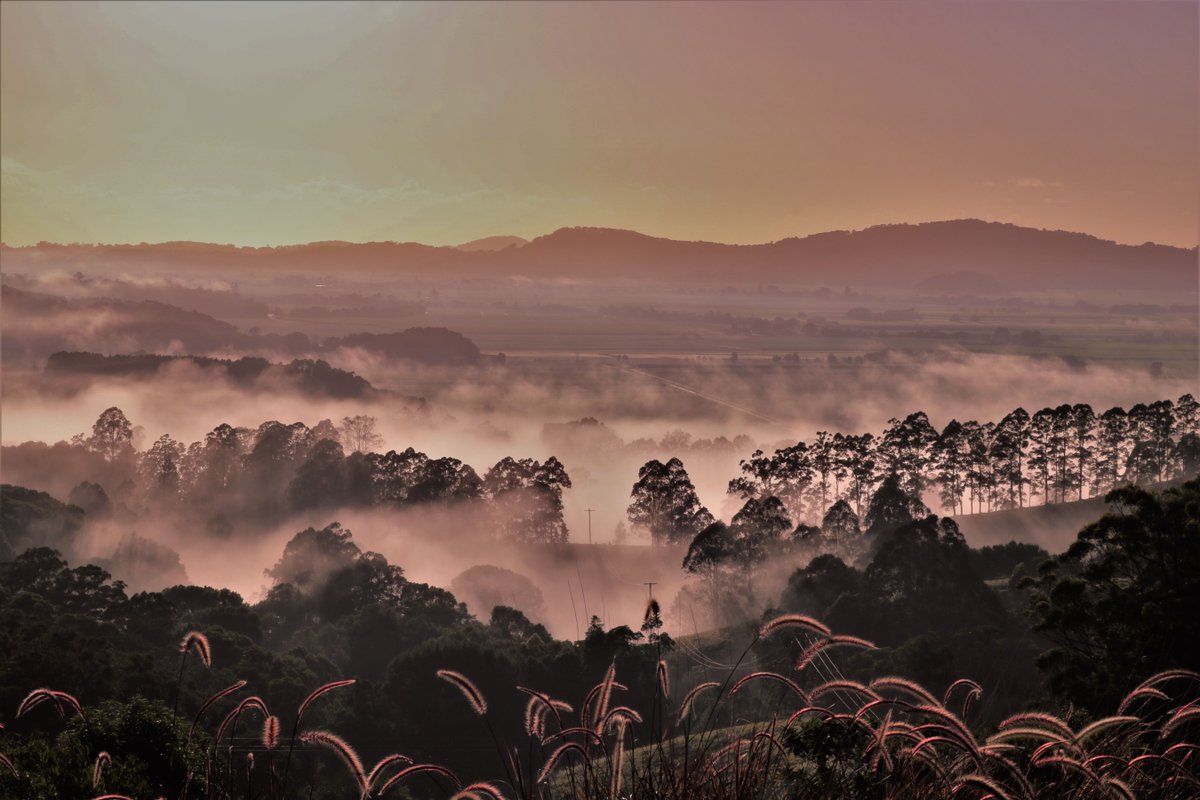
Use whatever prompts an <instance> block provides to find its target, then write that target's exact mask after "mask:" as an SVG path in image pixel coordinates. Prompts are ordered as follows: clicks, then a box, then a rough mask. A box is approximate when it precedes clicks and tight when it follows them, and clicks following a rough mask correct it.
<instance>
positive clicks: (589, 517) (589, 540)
mask: <svg viewBox="0 0 1200 800" xmlns="http://www.w3.org/2000/svg"><path fill="white" fill-rule="evenodd" d="M595 510H596V509H594V508H585V509H584V511H586V512H587V514H588V544H591V543H592V512H593V511H595Z"/></svg>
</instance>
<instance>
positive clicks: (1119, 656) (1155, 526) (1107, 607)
mask: <svg viewBox="0 0 1200 800" xmlns="http://www.w3.org/2000/svg"><path fill="white" fill-rule="evenodd" d="M1105 500H1106V501H1107V502H1108V503H1109V504H1110V506H1111V507H1112V509H1113V510H1112V511H1110V512H1109V513H1107V514H1105V515H1104V516H1103V517H1101V518H1100V519H1099V520H1097V521H1096V522H1094V523H1092V524H1091V525H1088V526H1087V527H1085V528H1084V529H1083V530H1082V531H1080V533H1079V536H1078V538H1077V539H1076V541H1075V543H1074V544H1072V545H1071V547H1070V548H1068V550H1067V551H1066V553H1064V554H1062V555H1060V556H1057V557H1056V558H1055V559H1054V560H1053V562H1051V564H1050V565H1049V566H1048V567H1047V568H1046V569H1045V570H1044V571H1043V572H1042V574H1041V575H1040V577H1038V578H1037V579H1036V580H1033V579H1031V580H1030V581H1029V583H1030V584H1031V585H1032V586H1034V587H1035V589H1036V591H1035V592H1034V594H1033V596H1032V598H1031V610H1032V612H1033V614H1034V617H1035V619H1036V620H1037V629H1038V630H1039V631H1041V632H1042V633H1044V634H1045V635H1046V636H1048V637H1050V638H1051V639H1052V640H1053V641H1054V642H1055V643H1056V645H1057V646H1056V647H1055V649H1053V650H1051V651H1050V652H1048V653H1046V654H1045V656H1043V657H1042V658H1041V659H1040V665H1041V666H1042V667H1043V668H1044V669H1045V670H1046V671H1047V672H1048V673H1049V675H1050V685H1051V688H1052V689H1054V690H1055V691H1056V692H1059V693H1061V694H1062V695H1064V696H1066V697H1067V698H1069V699H1071V700H1072V701H1073V702H1075V703H1077V704H1079V705H1081V706H1083V707H1085V708H1088V709H1092V710H1094V711H1095V710H1099V709H1102V708H1109V707H1111V706H1113V705H1115V704H1116V703H1117V702H1119V701H1120V699H1121V697H1122V696H1123V695H1124V694H1125V692H1127V691H1128V690H1129V687H1130V686H1131V685H1137V683H1138V682H1139V681H1141V680H1143V679H1144V678H1146V677H1148V676H1149V675H1151V674H1152V673H1155V672H1158V671H1159V670H1163V669H1167V668H1170V667H1184V668H1189V669H1190V668H1194V667H1195V665H1196V664H1200V630H1198V629H1197V625H1196V614H1195V608H1196V598H1197V597H1200V528H1198V527H1197V519H1198V518H1200V517H1198V516H1197V513H1196V511H1197V508H1200V481H1195V480H1192V481H1189V482H1187V483H1185V484H1183V485H1182V486H1180V487H1176V488H1170V489H1167V490H1165V491H1163V492H1150V491H1147V490H1145V489H1142V488H1139V487H1132V486H1130V487H1123V488H1120V489H1116V490H1114V491H1112V492H1109V494H1108V495H1106V497H1105Z"/></svg>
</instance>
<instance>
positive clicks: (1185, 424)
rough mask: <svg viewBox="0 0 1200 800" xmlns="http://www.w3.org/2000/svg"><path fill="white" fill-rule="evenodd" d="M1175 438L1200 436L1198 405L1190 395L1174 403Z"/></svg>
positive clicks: (1199, 406)
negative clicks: (1190, 435)
mask: <svg viewBox="0 0 1200 800" xmlns="http://www.w3.org/2000/svg"><path fill="white" fill-rule="evenodd" d="M1173 433H1174V435H1175V438H1176V439H1177V440H1178V439H1182V438H1183V437H1184V436H1187V435H1188V434H1189V433H1191V434H1200V403H1198V402H1196V398H1194V397H1192V395H1191V394H1185V395H1183V396H1182V397H1180V398H1179V399H1178V400H1176V401H1175V430H1174V431H1173Z"/></svg>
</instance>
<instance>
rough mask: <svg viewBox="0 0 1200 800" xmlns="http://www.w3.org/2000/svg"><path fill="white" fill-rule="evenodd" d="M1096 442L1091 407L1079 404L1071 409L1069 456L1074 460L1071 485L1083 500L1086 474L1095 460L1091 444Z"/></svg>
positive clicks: (1094, 452)
mask: <svg viewBox="0 0 1200 800" xmlns="http://www.w3.org/2000/svg"><path fill="white" fill-rule="evenodd" d="M1095 441H1096V415H1095V413H1094V412H1093V411H1092V407H1091V406H1089V405H1087V404H1086V403H1079V404H1077V405H1075V406H1073V407H1072V408H1071V454H1072V458H1073V460H1074V462H1075V463H1074V474H1073V475H1072V477H1071V483H1072V484H1073V485H1074V488H1075V490H1076V492H1077V493H1078V494H1077V497H1078V499H1079V500H1082V499H1083V487H1084V486H1086V485H1087V479H1088V474H1089V472H1091V470H1092V465H1093V464H1094V463H1095V460H1096V451H1095V449H1094V447H1093V444H1094V443H1095Z"/></svg>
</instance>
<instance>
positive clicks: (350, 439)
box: [338, 414, 383, 453]
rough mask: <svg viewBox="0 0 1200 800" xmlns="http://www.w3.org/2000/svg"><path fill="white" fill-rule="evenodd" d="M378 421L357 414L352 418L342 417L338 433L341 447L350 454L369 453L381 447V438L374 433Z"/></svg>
mask: <svg viewBox="0 0 1200 800" xmlns="http://www.w3.org/2000/svg"><path fill="white" fill-rule="evenodd" d="M377 421H378V420H376V419H375V418H374V417H368V416H366V415H363V414H359V415H356V416H353V417H342V424H341V426H340V427H339V428H338V433H339V435H340V437H341V440H342V445H343V446H345V448H346V449H347V450H349V451H350V452H351V453H369V452H371V451H372V450H375V449H377V448H379V447H382V446H383V437H382V436H380V435H379V434H378V433H376V432H375V424H376V422H377Z"/></svg>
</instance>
